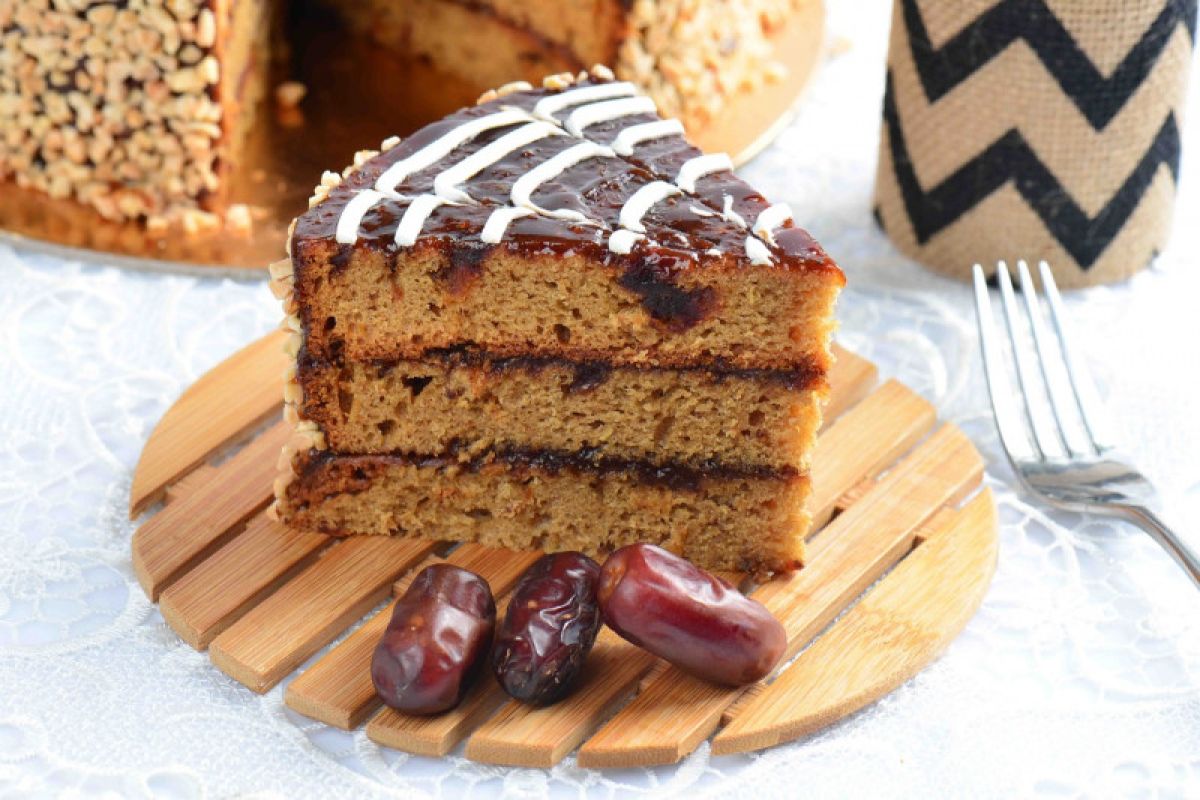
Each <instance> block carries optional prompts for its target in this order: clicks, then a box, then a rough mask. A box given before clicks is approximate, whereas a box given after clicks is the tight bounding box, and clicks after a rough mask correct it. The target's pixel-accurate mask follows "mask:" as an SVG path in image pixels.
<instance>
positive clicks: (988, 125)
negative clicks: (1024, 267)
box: [875, 0, 1196, 287]
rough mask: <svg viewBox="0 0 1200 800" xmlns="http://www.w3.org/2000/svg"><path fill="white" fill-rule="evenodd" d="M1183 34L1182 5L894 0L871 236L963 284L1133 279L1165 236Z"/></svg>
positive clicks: (1181, 0)
mask: <svg viewBox="0 0 1200 800" xmlns="http://www.w3.org/2000/svg"><path fill="white" fill-rule="evenodd" d="M1195 20H1196V0H1168V1H1167V2H1164V0H1149V1H1148V0H1054V1H1053V2H1052V0H895V9H894V13H893V18H892V35H891V46H890V50H889V54H888V72H887V89H886V95H885V98H884V110H883V136H882V139H881V145H880V154H879V171H878V174H877V177H876V187H875V193H876V208H877V218H878V220H879V223H880V225H882V226H883V228H884V230H886V231H887V233H888V235H889V236H890V237H891V238H892V240H893V241H894V242H895V243H896V245H897V246H898V247H899V248H900V249H901V250H903V251H904V252H905V253H907V254H909V255H911V256H912V257H913V258H915V259H917V260H918V261H920V262H922V263H924V264H926V265H928V266H930V267H932V268H933V269H935V270H937V271H939V272H944V273H947V274H949V275H953V276H956V277H959V278H963V279H967V278H968V277H969V275H970V270H971V265H972V264H974V263H975V262H980V263H983V264H988V265H991V264H994V263H995V262H996V261H998V260H1001V259H1005V260H1009V261H1011V260H1013V259H1017V258H1025V259H1030V260H1032V259H1046V260H1047V261H1048V262H1049V263H1050V265H1051V266H1052V268H1053V270H1054V274H1055V277H1056V278H1057V279H1058V281H1059V283H1060V284H1061V285H1063V286H1068V287H1070V286H1090V285H1094V284H1098V283H1108V282H1111V281H1115V280H1120V279H1122V278H1125V277H1128V276H1129V275H1131V274H1132V273H1134V272H1136V271H1137V270H1139V269H1141V268H1142V267H1144V266H1145V265H1146V264H1147V263H1148V262H1149V261H1150V260H1151V259H1152V258H1153V257H1154V255H1155V254H1156V253H1157V252H1158V251H1159V250H1161V249H1162V247H1163V246H1164V245H1165V244H1166V241H1167V236H1168V233H1169V229H1170V224H1171V215H1172V207H1173V204H1174V200H1175V182H1176V179H1177V177H1178V173H1179V155H1180V126H1181V124H1182V116H1183V115H1182V112H1183V107H1182V106H1183V101H1184V97H1185V94H1186V89H1187V78H1188V72H1189V66H1190V62H1191V57H1192V46H1193V39H1194V30H1195Z"/></svg>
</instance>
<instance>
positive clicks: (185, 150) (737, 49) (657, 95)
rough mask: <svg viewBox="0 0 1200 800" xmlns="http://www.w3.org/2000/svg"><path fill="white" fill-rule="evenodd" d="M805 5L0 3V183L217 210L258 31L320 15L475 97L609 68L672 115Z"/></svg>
mask: <svg viewBox="0 0 1200 800" xmlns="http://www.w3.org/2000/svg"><path fill="white" fill-rule="evenodd" d="M813 1H814V0H747V2H740V3H732V2H717V1H716V0H657V2H655V1H653V0H635V2H632V3H631V2H629V1H628V0H576V2H562V3H558V2H548V0H537V1H536V2H525V1H524V0H471V1H470V2H467V0H290V2H285V0H143V2H138V3H130V2H123V1H122V2H114V1H112V0H104V1H102V2H97V1H96V0H80V2H72V3H62V2H57V1H56V0H55V1H52V0H0V180H10V181H15V182H16V183H17V184H18V185H20V186H22V187H30V188H33V189H37V190H40V191H43V192H46V193H48V194H50V195H51V196H53V197H56V198H73V199H75V200H78V201H80V202H82V203H85V204H87V205H89V206H91V207H93V208H94V209H96V210H97V211H98V212H99V213H100V214H101V215H103V216H104V217H106V218H108V219H112V220H144V221H146V222H147V223H148V224H149V226H150V227H151V228H152V229H163V228H165V227H166V226H167V225H168V224H170V223H173V222H176V221H180V222H182V223H184V225H185V227H187V228H196V227H200V226H207V225H210V224H212V223H213V221H214V220H215V219H217V218H216V216H214V215H215V214H219V213H221V212H222V211H224V210H225V209H226V208H227V206H228V205H229V191H228V190H229V184H230V180H229V179H230V175H231V173H232V172H233V171H234V170H236V169H238V168H239V167H240V165H241V163H242V160H243V156H244V149H245V142H246V135H247V131H248V129H249V128H250V126H251V125H252V124H253V123H254V119H255V115H254V114H253V113H251V112H252V111H253V109H254V107H255V105H256V104H257V103H258V102H259V101H260V99H261V98H262V97H263V96H264V94H266V89H267V84H268V82H269V80H270V75H269V74H270V72H271V70H270V64H271V61H272V51H273V49H274V50H285V49H287V47H286V45H289V44H290V45H292V46H294V47H302V46H303V44H302V43H285V42H283V41H282V36H279V35H274V36H273V34H272V31H273V29H274V28H276V27H278V23H279V21H280V19H281V18H282V16H281V15H282V8H283V6H290V7H289V9H288V10H289V13H293V14H295V13H305V11H306V7H311V8H310V9H307V10H311V11H314V12H315V11H316V10H318V7H319V9H320V10H322V11H326V12H327V11H329V10H330V9H332V10H333V11H335V12H336V13H337V14H338V15H339V16H340V17H341V18H342V19H343V22H344V23H345V24H346V25H347V26H348V27H349V28H350V29H352V30H356V31H358V32H360V33H362V34H363V35H366V36H370V37H371V38H373V39H375V40H377V41H378V42H379V43H380V44H382V45H384V46H386V47H389V48H394V49H395V50H397V51H399V52H401V53H403V54H405V55H406V56H414V57H419V58H422V59H427V60H430V61H432V62H434V63H435V65H436V66H438V67H439V68H441V69H444V70H445V71H446V72H448V73H451V74H453V75H456V76H458V77H459V78H462V79H464V80H467V81H470V82H473V83H474V84H475V85H476V86H477V87H478V89H477V91H482V90H483V89H484V88H486V87H488V86H496V85H498V84H501V83H506V82H509V81H512V80H517V79H525V80H537V79H540V77H541V76H542V75H546V74H549V73H553V72H558V71H560V70H570V71H577V70H579V69H582V68H584V67H585V66H587V65H589V64H593V63H597V62H603V63H611V64H615V65H616V72H617V75H618V76H619V77H620V78H622V79H627V80H633V81H636V82H637V83H638V84H639V85H640V86H642V87H643V88H644V89H645V90H646V91H648V92H649V93H650V96H651V97H653V98H654V100H655V101H656V102H657V103H658V104H659V106H660V107H661V108H662V109H663V110H664V112H665V113H668V114H670V115H673V116H677V117H679V118H680V119H682V120H683V122H684V123H685V125H687V126H689V127H691V126H693V125H702V124H704V122H705V121H706V120H708V119H710V118H711V117H712V116H713V115H714V114H716V113H718V112H719V110H720V109H721V107H722V106H723V105H724V103H725V102H726V101H727V99H728V98H730V97H732V96H734V95H736V94H738V93H740V92H745V91H750V90H753V89H754V88H755V87H757V86H759V85H761V84H763V83H764V82H765V81H769V80H771V79H773V78H775V77H778V74H779V70H780V66H779V65H778V64H777V63H775V62H773V60H772V56H771V52H772V51H771V44H770V41H769V37H770V35H771V33H772V31H773V30H774V29H776V28H777V27H778V26H780V25H781V24H782V23H783V21H784V20H785V19H786V18H787V17H788V15H789V14H791V13H792V12H793V11H794V10H795V9H796V8H798V7H799V6H801V5H802V4H803V3H806V2H813Z"/></svg>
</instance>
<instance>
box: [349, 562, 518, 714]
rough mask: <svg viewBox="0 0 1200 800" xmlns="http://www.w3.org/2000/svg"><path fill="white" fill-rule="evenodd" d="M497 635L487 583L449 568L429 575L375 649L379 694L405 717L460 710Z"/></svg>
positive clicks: (404, 600)
mask: <svg viewBox="0 0 1200 800" xmlns="http://www.w3.org/2000/svg"><path fill="white" fill-rule="evenodd" d="M495 627H496V601H495V600H494V599H493V598H492V590H491V589H490V588H489V587H488V584H487V581H485V580H484V579H483V578H481V577H479V576H478V575H476V574H475V573H474V572H468V571H467V570H465V569H459V568H458V567H455V566H453V565H451V564H434V565H433V566H430V567H426V568H425V569H423V570H422V571H421V573H420V574H419V575H417V577H416V578H414V579H413V582H412V584H411V585H410V586H409V587H408V591H407V592H405V593H404V596H403V597H401V598H400V600H399V601H398V602H397V603H396V609H395V611H393V612H392V620H391V622H389V623H388V627H387V630H386V631H384V634H383V638H382V639H380V641H379V645H378V647H376V648H375V655H374V657H373V658H372V659H371V680H372V682H374V684H375V691H377V692H378V693H379V696H380V697H381V698H382V699H383V702H385V703H387V704H388V705H389V706H391V707H392V708H394V709H397V710H398V711H403V712H405V713H406V714H437V713H438V712H441V711H446V710H447V709H451V708H454V706H456V705H458V703H459V702H460V701H461V700H462V698H463V695H464V694H465V693H466V691H467V689H468V688H469V687H470V685H471V682H472V681H473V680H474V679H475V677H476V676H477V675H478V673H479V671H480V668H481V667H482V666H483V664H484V661H485V659H486V656H487V653H488V647H489V646H490V645H491V642H492V632H493V631H494V630H495Z"/></svg>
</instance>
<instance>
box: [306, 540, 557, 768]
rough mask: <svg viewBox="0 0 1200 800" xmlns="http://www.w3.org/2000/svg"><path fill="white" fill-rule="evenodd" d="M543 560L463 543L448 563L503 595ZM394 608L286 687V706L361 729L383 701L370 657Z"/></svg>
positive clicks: (411, 573) (410, 574)
mask: <svg viewBox="0 0 1200 800" xmlns="http://www.w3.org/2000/svg"><path fill="white" fill-rule="evenodd" d="M539 556H540V554H539V553H515V552H512V551H510V550H500V549H498V548H494V547H484V546H483V545H479V544H464V545H462V546H461V547H459V548H458V549H456V550H455V551H454V552H452V553H451V554H450V555H449V556H447V557H446V559H445V560H446V562H447V563H450V564H454V565H456V566H459V567H462V568H463V569H467V570H470V571H471V572H474V573H477V574H478V575H481V576H482V577H483V578H484V579H485V580H486V581H487V582H488V585H489V586H491V588H492V592H493V593H494V594H496V595H497V596H502V595H503V594H505V593H506V592H508V590H509V589H510V588H511V587H512V586H513V584H515V583H516V581H517V579H518V578H519V577H520V576H521V573H523V572H524V571H525V570H526V569H528V567H529V565H530V564H532V563H533V562H534V561H535V560H537V558H538V557H539ZM438 560H440V559H438ZM430 563H435V562H434V561H432V560H431V561H430ZM422 566H423V565H422ZM419 571H420V570H419V569H412V570H409V572H408V574H407V576H406V577H405V578H404V579H403V580H402V583H404V584H405V585H406V584H407V583H408V582H409V581H411V580H412V578H413V577H414V576H415V575H416V574H417V573H418V572H419ZM399 593H402V592H398V594H399ZM395 605H396V604H395V603H394V602H393V603H389V604H388V605H387V607H385V608H384V609H382V610H381V611H379V613H377V614H376V615H375V616H373V617H372V618H371V619H369V620H368V621H367V622H366V623H364V624H363V626H362V627H360V628H359V629H358V630H356V631H355V632H354V633H352V634H350V635H349V636H347V637H346V640H345V641H343V642H341V643H340V644H338V646H337V647H335V648H333V649H332V650H330V651H329V652H328V653H326V654H325V655H324V656H322V658H321V660H320V661H317V662H316V663H315V664H313V665H312V666H311V667H309V668H308V669H307V670H305V671H304V673H303V674H301V675H300V676H299V677H297V678H296V679H295V680H293V681H292V682H291V683H290V684H288V687H287V690H286V691H285V692H284V698H283V700H284V702H285V703H286V704H287V705H288V707H289V708H291V709H292V710H294V711H297V712H299V713H301V714H304V715H305V716H307V717H312V718H313V719H317V720H320V721H321V722H324V723H325V724H327V725H332V726H334V727H335V728H341V729H343V730H353V729H354V728H357V727H358V726H359V725H360V724H362V722H363V720H365V719H366V718H367V717H369V716H370V715H371V714H372V713H373V712H374V711H375V710H376V709H377V708H379V706H380V701H379V697H378V695H376V694H375V686H374V684H372V682H371V654H372V653H374V651H375V646H376V645H377V644H379V639H380V637H382V636H383V631H384V629H385V628H386V627H387V624H388V622H389V621H390V620H391V618H392V611H393V610H394V609H395ZM452 746H453V745H452Z"/></svg>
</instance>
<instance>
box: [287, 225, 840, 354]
mask: <svg viewBox="0 0 1200 800" xmlns="http://www.w3.org/2000/svg"><path fill="white" fill-rule="evenodd" d="M293 247H294V251H293V259H294V262H295V263H294V273H295V292H296V299H297V300H298V302H299V306H300V308H301V323H302V324H303V329H304V332H305V347H306V348H307V350H308V353H309V355H310V356H311V357H313V358H317V359H321V360H329V361H336V360H342V359H344V360H347V361H369V360H373V359H388V360H394V359H398V358H417V357H420V356H421V355H422V354H423V353H424V352H426V351H427V350H429V349H431V348H449V347H454V346H457V345H463V344H470V345H474V346H476V347H479V348H481V349H483V350H486V351H487V352H489V353H494V354H496V355H498V356H509V355H535V356H542V357H557V358H568V359H572V360H587V359H589V358H595V357H596V356H597V354H602V356H603V357H604V358H605V359H606V360H609V361H612V362H614V363H618V364H629V365H650V366H665V367H681V366H706V365H712V364H725V365H728V366H733V367H740V368H758V369H797V368H802V369H813V370H825V369H827V368H828V366H829V361H830V355H829V350H828V347H829V340H830V337H831V333H832V327H833V320H832V309H833V304H834V301H835V299H836V297H837V294H838V291H839V290H840V288H841V284H842V280H841V276H840V273H836V274H835V273H833V272H830V271H828V270H816V269H813V270H806V269H791V268H788V267H785V266H776V267H764V268H757V269H745V268H742V267H739V265H738V264H739V262H737V261H736V260H734V259H726V258H723V257H709V256H704V257H702V260H703V265H702V266H697V265H696V264H697V263H698V262H695V261H693V260H692V259H681V263H685V262H686V263H687V264H689V265H691V266H688V267H686V268H684V267H679V268H678V269H675V268H673V267H672V268H670V269H667V268H663V267H662V265H661V264H659V265H658V266H655V267H654V268H653V269H651V268H645V269H643V268H642V267H641V266H639V265H638V264H637V263H632V264H631V263H617V262H606V261H597V260H596V259H594V258H589V257H587V256H585V255H584V254H583V253H582V249H583V248H582V247H579V248H578V249H577V250H576V251H575V252H574V254H564V253H557V252H553V251H552V250H548V251H547V252H545V253H544V254H539V253H530V252H528V251H526V252H521V248H520V247H519V246H517V245H513V249H512V250H510V249H509V247H508V245H506V244H500V245H496V246H486V245H468V244H465V243H453V242H449V243H448V242H446V241H443V240H439V239H437V238H434V237H427V238H425V239H422V240H421V241H420V242H418V243H417V244H416V245H414V246H413V247H410V248H407V249H405V250H403V251H400V252H388V251H387V250H381V249H376V248H373V247H364V246H357V247H353V248H351V247H350V246H347V245H338V244H336V243H334V242H330V241H328V240H311V239H310V240H305V241H297V242H295V244H294V246H293ZM660 268H662V269H666V271H665V272H660V271H657V270H659V269H660Z"/></svg>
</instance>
